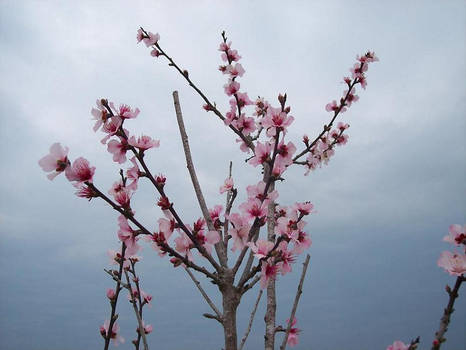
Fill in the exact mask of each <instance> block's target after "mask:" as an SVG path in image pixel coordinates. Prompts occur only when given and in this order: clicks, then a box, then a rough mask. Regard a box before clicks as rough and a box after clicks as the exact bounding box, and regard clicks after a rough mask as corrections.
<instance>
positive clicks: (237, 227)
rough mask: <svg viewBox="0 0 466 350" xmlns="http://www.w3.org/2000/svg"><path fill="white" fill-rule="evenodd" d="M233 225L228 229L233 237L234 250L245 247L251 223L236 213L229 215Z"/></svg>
mask: <svg viewBox="0 0 466 350" xmlns="http://www.w3.org/2000/svg"><path fill="white" fill-rule="evenodd" d="M228 219H229V220H230V223H231V226H232V227H230V229H229V230H228V233H229V234H230V235H231V238H233V242H234V243H233V247H232V248H231V250H232V251H236V249H243V248H244V247H245V246H246V243H247V242H248V236H249V230H250V228H251V225H250V224H249V223H248V220H247V219H246V218H245V217H243V216H241V215H240V214H237V213H234V214H231V215H229V216H228Z"/></svg>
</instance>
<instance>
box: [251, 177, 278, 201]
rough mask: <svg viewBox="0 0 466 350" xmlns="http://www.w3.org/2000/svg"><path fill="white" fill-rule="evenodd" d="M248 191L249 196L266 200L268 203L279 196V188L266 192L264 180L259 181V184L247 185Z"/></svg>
mask: <svg viewBox="0 0 466 350" xmlns="http://www.w3.org/2000/svg"><path fill="white" fill-rule="evenodd" d="M246 191H247V193H248V198H256V199H259V200H260V201H264V202H265V203H266V204H268V203H269V202H270V201H274V200H276V199H277V198H278V192H277V190H273V191H272V192H269V193H267V194H264V192H265V182H264V181H259V182H258V183H257V185H249V186H247V187H246Z"/></svg>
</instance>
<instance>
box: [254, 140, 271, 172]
mask: <svg viewBox="0 0 466 350" xmlns="http://www.w3.org/2000/svg"><path fill="white" fill-rule="evenodd" d="M272 148H273V146H272V144H270V142H264V143H261V142H260V141H258V142H257V145H256V148H255V149H254V153H255V156H254V157H253V158H251V159H250V160H249V161H248V163H249V164H251V165H252V166H254V167H256V166H258V165H260V164H263V163H264V162H265V161H267V160H268V159H269V158H270V152H271V151H272Z"/></svg>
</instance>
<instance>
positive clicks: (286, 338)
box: [280, 254, 311, 350]
mask: <svg viewBox="0 0 466 350" xmlns="http://www.w3.org/2000/svg"><path fill="white" fill-rule="evenodd" d="M310 258H311V256H310V255H309V254H307V255H306V260H305V261H304V263H303V272H302V273H301V279H300V280H299V285H298V290H297V291H296V297H295V298H294V304H293V308H292V309H291V315H290V319H289V320H288V326H287V327H286V332H285V337H284V338H283V341H282V345H281V346H280V350H285V349H286V342H287V340H288V336H289V335H290V330H291V323H292V322H293V319H294V316H295V314H296V309H297V308H298V303H299V298H300V297H301V294H302V293H303V283H304V277H306V270H307V266H308V265H309V259H310Z"/></svg>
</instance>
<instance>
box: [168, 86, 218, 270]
mask: <svg viewBox="0 0 466 350" xmlns="http://www.w3.org/2000/svg"><path fill="white" fill-rule="evenodd" d="M173 102H174V104H175V112H176V120H177V122H178V128H179V130H180V135H181V142H182V143H183V151H184V155H185V157H186V166H187V167H188V171H189V175H190V176H191V182H192V184H193V187H194V192H195V193H196V197H197V201H198V203H199V207H200V208H201V211H202V215H203V216H204V220H205V222H206V223H207V227H208V228H209V231H216V230H215V227H214V223H213V222H212V218H211V217H210V213H209V209H207V204H206V202H205V198H204V195H203V194H202V190H201V185H200V184H199V180H198V178H197V175H196V169H194V163H193V158H192V156H191V150H190V148H189V141H188V134H187V133H186V129H185V127H184V121H183V114H182V113H181V106H180V100H179V97H178V91H173ZM219 235H220V234H219ZM215 251H216V252H217V256H218V258H219V260H220V263H221V264H222V266H226V259H225V251H224V249H223V241H222V240H220V241H219V242H218V243H217V244H215Z"/></svg>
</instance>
